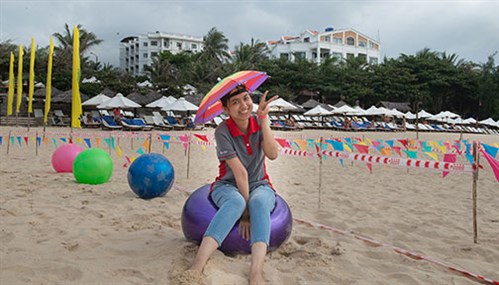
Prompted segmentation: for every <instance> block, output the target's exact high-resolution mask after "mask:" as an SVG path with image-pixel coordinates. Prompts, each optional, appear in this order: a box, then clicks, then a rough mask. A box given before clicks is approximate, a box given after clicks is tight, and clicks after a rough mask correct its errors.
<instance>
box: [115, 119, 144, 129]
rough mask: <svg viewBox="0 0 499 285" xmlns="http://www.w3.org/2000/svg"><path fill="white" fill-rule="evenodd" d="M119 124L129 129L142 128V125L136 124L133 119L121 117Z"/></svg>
mask: <svg viewBox="0 0 499 285" xmlns="http://www.w3.org/2000/svg"><path fill="white" fill-rule="evenodd" d="M121 125H122V126H123V128H124V129H125V130H129V131H141V130H143V129H144V128H143V127H142V126H139V125H136V124H135V122H134V121H133V119H126V118H122V119H121Z"/></svg>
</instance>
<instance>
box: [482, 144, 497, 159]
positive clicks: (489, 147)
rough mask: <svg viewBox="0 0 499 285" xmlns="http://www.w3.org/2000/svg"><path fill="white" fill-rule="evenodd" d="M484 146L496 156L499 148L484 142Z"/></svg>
mask: <svg viewBox="0 0 499 285" xmlns="http://www.w3.org/2000/svg"><path fill="white" fill-rule="evenodd" d="M482 146H483V148H484V149H485V151H486V152H487V153H488V154H489V155H490V156H491V157H496V155H497V151H498V150H499V148H497V147H494V146H491V145H488V144H484V143H482Z"/></svg>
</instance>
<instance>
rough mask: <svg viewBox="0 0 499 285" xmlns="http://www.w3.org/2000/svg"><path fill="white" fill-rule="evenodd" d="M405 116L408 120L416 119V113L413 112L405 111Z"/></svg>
mask: <svg viewBox="0 0 499 285" xmlns="http://www.w3.org/2000/svg"><path fill="white" fill-rule="evenodd" d="M405 118H406V119H409V120H413V119H416V114H413V113H411V112H407V113H405Z"/></svg>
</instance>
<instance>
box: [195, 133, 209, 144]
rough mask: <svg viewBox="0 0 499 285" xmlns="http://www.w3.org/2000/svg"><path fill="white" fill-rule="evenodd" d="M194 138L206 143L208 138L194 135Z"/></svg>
mask: <svg viewBox="0 0 499 285" xmlns="http://www.w3.org/2000/svg"><path fill="white" fill-rule="evenodd" d="M194 136H195V137H196V138H198V139H200V140H202V141H204V142H208V137H207V136H206V135H198V134H194Z"/></svg>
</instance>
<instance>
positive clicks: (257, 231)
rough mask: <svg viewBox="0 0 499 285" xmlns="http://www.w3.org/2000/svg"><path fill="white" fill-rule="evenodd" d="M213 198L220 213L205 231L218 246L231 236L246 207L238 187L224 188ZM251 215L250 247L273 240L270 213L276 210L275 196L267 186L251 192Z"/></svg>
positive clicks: (228, 186)
mask: <svg viewBox="0 0 499 285" xmlns="http://www.w3.org/2000/svg"><path fill="white" fill-rule="evenodd" d="M211 198H212V200H213V202H214V203H215V205H217V207H218V211H217V213H216V214H215V216H214V217H213V219H212V220H211V222H210V225H209V226H208V228H207V229H206V232H205V234H204V235H205V236H210V237H212V238H213V239H215V240H216V241H217V243H218V246H220V245H221V244H222V242H223V241H224V239H225V238H226V237H227V235H229V233H230V230H231V229H232V228H233V227H234V225H235V224H236V222H237V221H239V219H240V218H241V215H242V214H243V212H244V210H245V209H246V203H245V201H244V198H243V196H242V195H241V193H239V190H238V189H237V187H235V186H232V185H229V184H224V185H222V186H219V187H217V188H214V189H213V192H211ZM248 204H249V206H248V208H249V214H250V221H251V229H250V230H251V244H253V243H255V242H264V243H265V244H267V246H268V245H269V240H270V212H271V211H272V209H274V204H275V192H274V190H272V188H270V186H268V185H261V186H259V187H257V188H255V189H253V190H252V191H250V198H249V203H248Z"/></svg>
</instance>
